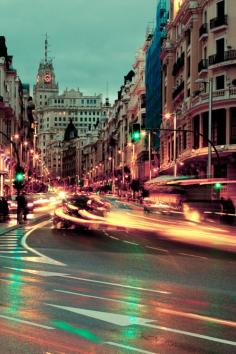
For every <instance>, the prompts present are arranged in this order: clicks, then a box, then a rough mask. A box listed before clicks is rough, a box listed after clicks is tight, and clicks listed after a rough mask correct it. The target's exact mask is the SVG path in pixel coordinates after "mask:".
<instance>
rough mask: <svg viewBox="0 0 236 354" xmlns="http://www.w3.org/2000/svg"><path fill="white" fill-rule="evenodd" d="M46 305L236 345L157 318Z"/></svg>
mask: <svg viewBox="0 0 236 354" xmlns="http://www.w3.org/2000/svg"><path fill="white" fill-rule="evenodd" d="M45 305H48V306H52V307H55V308H59V309H62V310H66V311H69V312H73V313H76V314H78V315H82V316H87V317H90V318H95V319H97V320H101V321H104V322H108V323H112V324H115V325H118V326H123V327H125V326H132V325H139V326H144V327H148V328H154V329H159V330H161V331H165V332H172V333H177V334H181V335H185V336H189V337H195V338H200V339H205V340H208V341H211V342H217V343H222V344H228V345H232V346H236V342H233V341H230V340H226V339H222V338H217V337H210V336H205V335H203V334H198V333H195V332H188V331H183V330H180V329H175V328H170V327H164V326H158V325H155V324H151V322H155V321H156V320H152V319H148V318H142V317H136V316H130V315H128V316H127V315H120V314H117V313H112V312H102V311H94V310H88V309H81V308H76V307H69V306H59V305H53V304H47V303H46V304H45Z"/></svg>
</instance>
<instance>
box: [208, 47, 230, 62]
mask: <svg viewBox="0 0 236 354" xmlns="http://www.w3.org/2000/svg"><path fill="white" fill-rule="evenodd" d="M230 60H236V49H230V50H227V51H225V52H221V53H217V54H214V55H210V56H209V65H215V64H219V63H223V62H227V61H230Z"/></svg>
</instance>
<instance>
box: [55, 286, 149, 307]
mask: <svg viewBox="0 0 236 354" xmlns="http://www.w3.org/2000/svg"><path fill="white" fill-rule="evenodd" d="M54 291H57V292H59V293H63V294H69V295H77V296H83V297H91V298H93V299H100V300H106V301H112V302H118V303H120V304H128V305H135V306H140V307H143V306H145V305H142V304H138V303H137V302H130V301H124V300H117V299H112V298H108V297H101V296H94V295H89V294H83V293H77V292H73V291H67V290H59V289H54Z"/></svg>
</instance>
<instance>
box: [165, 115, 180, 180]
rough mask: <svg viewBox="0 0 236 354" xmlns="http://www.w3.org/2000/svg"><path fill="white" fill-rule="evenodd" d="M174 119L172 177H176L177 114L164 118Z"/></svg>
mask: <svg viewBox="0 0 236 354" xmlns="http://www.w3.org/2000/svg"><path fill="white" fill-rule="evenodd" d="M171 116H173V117H174V129H173V130H174V177H176V176H177V160H176V129H177V128H176V126H177V123H176V121H177V114H176V112H173V113H166V114H165V118H167V119H170V117H171Z"/></svg>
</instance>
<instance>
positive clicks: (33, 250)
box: [21, 220, 66, 266]
mask: <svg viewBox="0 0 236 354" xmlns="http://www.w3.org/2000/svg"><path fill="white" fill-rule="evenodd" d="M47 224H50V221H48V220H47V221H43V222H41V223H40V224H37V225H36V226H35V227H33V228H32V229H31V230H29V231H28V232H26V234H25V235H24V236H23V238H22V240H21V245H22V246H23V247H24V248H25V249H27V251H29V252H32V253H34V254H36V255H37V256H39V257H41V258H42V259H44V262H43V263H48V264H52V265H58V266H66V264H64V263H62V262H59V261H56V260H54V259H52V258H50V257H47V256H45V255H44V254H42V253H40V252H38V251H36V250H35V249H34V248H31V247H29V246H28V245H27V243H26V240H27V238H28V237H29V235H30V234H31V233H32V232H34V231H35V230H37V229H38V228H41V227H43V226H45V225H47Z"/></svg>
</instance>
